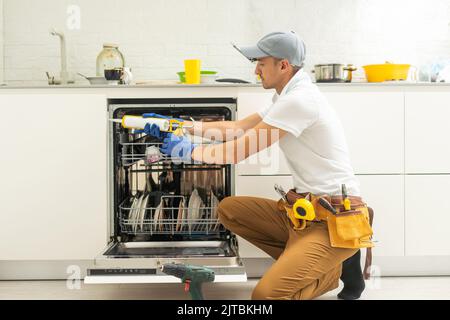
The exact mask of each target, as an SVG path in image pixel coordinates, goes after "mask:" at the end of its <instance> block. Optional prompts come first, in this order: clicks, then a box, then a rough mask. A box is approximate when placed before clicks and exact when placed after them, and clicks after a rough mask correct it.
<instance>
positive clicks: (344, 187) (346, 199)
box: [342, 184, 351, 211]
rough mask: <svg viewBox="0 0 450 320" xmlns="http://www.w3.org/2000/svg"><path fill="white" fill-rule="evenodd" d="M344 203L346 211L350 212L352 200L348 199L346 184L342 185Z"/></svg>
mask: <svg viewBox="0 0 450 320" xmlns="http://www.w3.org/2000/svg"><path fill="white" fill-rule="evenodd" d="M342 202H343V204H344V209H345V211H349V210H350V209H351V207H350V199H349V198H347V187H346V186H345V184H342Z"/></svg>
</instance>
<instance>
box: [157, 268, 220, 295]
mask: <svg viewBox="0 0 450 320" xmlns="http://www.w3.org/2000/svg"><path fill="white" fill-rule="evenodd" d="M161 271H162V272H164V273H166V274H168V275H171V276H175V277H177V278H180V279H181V282H182V283H184V284H185V286H184V291H189V293H190V294H191V298H192V300H203V294H202V284H203V282H212V281H214V271H213V270H211V269H208V268H205V267H200V266H192V265H187V264H180V263H166V264H164V265H163V266H162V268H161Z"/></svg>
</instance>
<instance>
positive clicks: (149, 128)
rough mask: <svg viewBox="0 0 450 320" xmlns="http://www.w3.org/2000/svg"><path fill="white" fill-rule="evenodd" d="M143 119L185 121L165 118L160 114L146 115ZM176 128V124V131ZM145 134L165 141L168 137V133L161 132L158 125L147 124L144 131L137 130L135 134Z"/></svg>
mask: <svg viewBox="0 0 450 320" xmlns="http://www.w3.org/2000/svg"><path fill="white" fill-rule="evenodd" d="M142 117H143V118H160V119H175V120H178V121H181V122H182V121H183V119H179V118H172V117H169V116H163V115H162V114H158V113H153V112H151V113H144V114H143V115H142ZM175 128H176V124H174V129H175ZM142 132H144V133H145V134H147V135H149V136H152V137H155V138H158V139H161V140H162V139H164V138H165V137H167V132H164V131H161V130H160V129H159V127H158V126H157V125H156V124H152V125H150V124H148V123H147V124H146V125H145V127H144V130H136V131H135V133H142Z"/></svg>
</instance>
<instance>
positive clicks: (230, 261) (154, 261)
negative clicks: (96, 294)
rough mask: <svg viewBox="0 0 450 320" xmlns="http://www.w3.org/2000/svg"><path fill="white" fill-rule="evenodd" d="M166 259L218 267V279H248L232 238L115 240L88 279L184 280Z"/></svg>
mask: <svg viewBox="0 0 450 320" xmlns="http://www.w3.org/2000/svg"><path fill="white" fill-rule="evenodd" d="M166 263H183V264H189V265H197V266H204V267H208V268H210V269H212V270H214V273H215V280H214V282H245V281H247V274H246V272H245V268H244V266H243V264H242V261H241V259H240V257H239V255H238V254H237V249H236V247H234V246H232V245H230V242H229V241H161V242H156V241H151V242H125V243H118V242H115V243H111V244H110V245H109V246H108V247H107V248H106V250H105V251H104V253H103V254H102V255H100V256H98V257H97V258H96V259H95V264H94V266H93V267H92V268H90V269H88V270H87V276H86V277H85V279H84V282H85V283H87V284H90V283H91V284H93V283H170V282H181V280H180V279H178V278H176V277H173V276H169V275H166V274H164V273H163V272H161V267H162V265H164V264H166Z"/></svg>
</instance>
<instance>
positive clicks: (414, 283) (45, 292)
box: [0, 277, 450, 300]
mask: <svg viewBox="0 0 450 320" xmlns="http://www.w3.org/2000/svg"><path fill="white" fill-rule="evenodd" d="M257 281H258V279H249V281H248V282H246V283H234V284H231V283H228V284H227V283H215V284H206V285H205V286H204V295H205V297H206V299H223V300H231V299H232V300H245V299H249V298H250V295H251V292H252V290H253V288H254V286H255V285H256V283H257ZM80 286H81V288H80V289H72V290H71V289H68V288H67V286H66V282H65V281H0V299H173V300H178V299H187V298H188V296H187V295H186V293H185V292H184V291H183V286H182V285H181V284H127V285H87V284H83V283H81V284H80ZM340 289H341V288H338V289H336V290H334V291H331V292H329V293H327V294H326V295H324V296H322V297H320V298H319V299H336V294H337V292H339V290H340ZM362 299H436V300H438V299H450V277H395V278H394V277H392V278H388V277H385V278H375V279H373V280H371V281H369V282H367V289H366V291H365V292H364V294H363V297H362Z"/></svg>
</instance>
